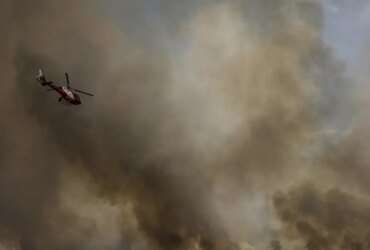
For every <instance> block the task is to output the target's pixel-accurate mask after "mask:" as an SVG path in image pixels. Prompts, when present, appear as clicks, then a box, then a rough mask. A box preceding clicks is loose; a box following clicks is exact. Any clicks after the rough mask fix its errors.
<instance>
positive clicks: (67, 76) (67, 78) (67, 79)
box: [65, 72, 70, 88]
mask: <svg viewBox="0 0 370 250" xmlns="http://www.w3.org/2000/svg"><path fill="white" fill-rule="evenodd" d="M65 75H66V82H67V87H68V88H70V86H69V85H70V82H69V75H68V73H67V72H66V73H65Z"/></svg>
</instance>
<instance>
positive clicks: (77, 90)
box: [72, 89, 94, 96]
mask: <svg viewBox="0 0 370 250" xmlns="http://www.w3.org/2000/svg"><path fill="white" fill-rule="evenodd" d="M72 90H74V91H76V92H78V93H81V94H84V95H88V96H94V95H93V94H90V93H88V92H85V91H82V90H79V89H72Z"/></svg>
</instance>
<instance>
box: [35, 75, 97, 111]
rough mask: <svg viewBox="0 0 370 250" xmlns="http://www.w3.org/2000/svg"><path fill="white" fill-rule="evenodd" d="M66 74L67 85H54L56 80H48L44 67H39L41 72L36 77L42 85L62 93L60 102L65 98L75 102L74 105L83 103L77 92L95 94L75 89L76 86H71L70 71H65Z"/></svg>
mask: <svg viewBox="0 0 370 250" xmlns="http://www.w3.org/2000/svg"><path fill="white" fill-rule="evenodd" d="M65 76H66V84H67V85H66V86H57V85H54V82H52V81H47V80H46V77H45V75H44V72H43V71H42V69H39V73H38V75H37V78H36V79H37V81H39V83H40V84H41V85H42V86H48V87H49V88H50V89H49V90H54V91H56V92H57V93H58V94H59V95H60V97H59V99H58V101H59V102H61V101H62V100H65V101H67V103H69V104H73V105H80V104H82V102H81V98H80V96H79V95H78V94H77V93H76V92H78V93H81V94H84V95H88V96H94V95H93V94H90V93H88V92H85V91H82V90H79V89H75V88H71V86H70V81H69V75H68V73H65Z"/></svg>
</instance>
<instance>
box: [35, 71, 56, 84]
mask: <svg viewBox="0 0 370 250" xmlns="http://www.w3.org/2000/svg"><path fill="white" fill-rule="evenodd" d="M36 79H37V81H39V83H40V84H41V85H42V86H45V85H50V84H52V83H53V82H48V81H47V80H46V77H45V75H44V72H43V71H42V69H39V72H38V74H37V77H36Z"/></svg>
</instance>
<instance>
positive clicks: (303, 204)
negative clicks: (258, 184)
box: [274, 184, 370, 249]
mask: <svg viewBox="0 0 370 250" xmlns="http://www.w3.org/2000/svg"><path fill="white" fill-rule="evenodd" d="M274 204H275V206H276V208H277V212H278V215H279V216H280V217H281V219H282V221H283V223H284V227H286V230H285V233H286V236H287V237H290V238H296V239H301V240H303V244H304V245H303V246H304V247H305V248H306V249H367V248H369V243H370V242H369V240H370V238H369V237H370V231H369V228H368V223H369V221H370V214H369V206H370V203H369V201H368V197H356V196H353V195H351V194H348V193H346V192H343V191H340V190H338V189H331V190H329V191H319V190H318V189H317V188H315V187H314V186H313V185H312V184H306V185H303V186H300V187H298V188H295V189H294V190H293V191H290V192H289V193H278V194H276V195H275V198H274Z"/></svg>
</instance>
